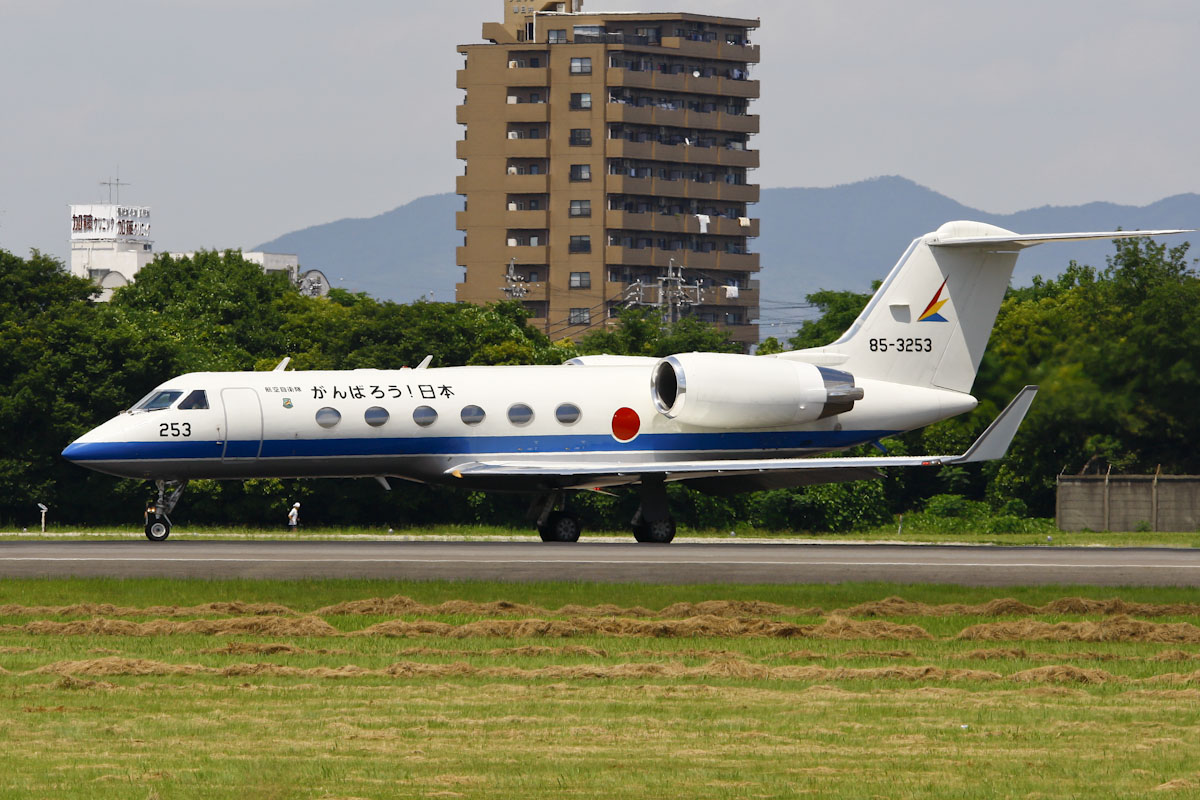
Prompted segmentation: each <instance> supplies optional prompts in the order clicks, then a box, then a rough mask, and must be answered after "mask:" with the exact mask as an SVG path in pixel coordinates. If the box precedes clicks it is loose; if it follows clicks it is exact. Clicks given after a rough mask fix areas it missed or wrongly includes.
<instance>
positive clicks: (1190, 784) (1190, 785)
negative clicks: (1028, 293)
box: [1151, 778, 1200, 792]
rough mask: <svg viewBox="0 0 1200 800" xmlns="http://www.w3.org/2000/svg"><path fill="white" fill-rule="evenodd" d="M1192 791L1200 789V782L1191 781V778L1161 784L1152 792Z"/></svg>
mask: <svg viewBox="0 0 1200 800" xmlns="http://www.w3.org/2000/svg"><path fill="white" fill-rule="evenodd" d="M1192 789H1200V781H1194V780H1191V779H1190V778H1176V779H1175V780H1173V781H1167V782H1166V783H1160V784H1159V785H1158V786H1155V787H1154V788H1153V789H1152V790H1151V791H1155V792H1178V791H1191V790H1192Z"/></svg>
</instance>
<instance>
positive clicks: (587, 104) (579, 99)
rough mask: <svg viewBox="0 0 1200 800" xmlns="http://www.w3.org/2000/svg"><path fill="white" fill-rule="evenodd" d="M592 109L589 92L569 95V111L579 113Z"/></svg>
mask: <svg viewBox="0 0 1200 800" xmlns="http://www.w3.org/2000/svg"><path fill="white" fill-rule="evenodd" d="M591 107H592V94H591V92H576V93H574V94H572V95H571V110H572V111H581V110H583V109H585V108H591Z"/></svg>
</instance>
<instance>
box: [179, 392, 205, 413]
mask: <svg viewBox="0 0 1200 800" xmlns="http://www.w3.org/2000/svg"><path fill="white" fill-rule="evenodd" d="M179 408H180V409H181V410H191V409H196V408H208V395H207V394H205V392H204V390H203V389H196V390H195V391H194V392H192V393H191V394H189V395H188V396H187V397H185V398H183V402H182V403H180V404H179Z"/></svg>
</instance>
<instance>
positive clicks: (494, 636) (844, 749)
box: [0, 579, 1200, 800]
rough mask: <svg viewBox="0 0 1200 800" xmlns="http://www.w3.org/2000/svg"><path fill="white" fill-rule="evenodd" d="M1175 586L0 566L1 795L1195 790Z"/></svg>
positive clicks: (1180, 606)
mask: <svg viewBox="0 0 1200 800" xmlns="http://www.w3.org/2000/svg"><path fill="white" fill-rule="evenodd" d="M1198 615H1200V596H1198V595H1197V593H1196V592H1195V591H1194V590H1190V589H1182V588H1181V589H1149V588H1142V589H1125V590H1111V589H1089V588H1081V587H1070V588H1064V587H1037V588H1016V589H1013V588H1009V589H974V588H970V589H968V588H964V587H955V586H903V587H901V586H893V585H880V584H856V585H847V584H843V585H834V586H817V585H811V586H810V585H803V586H801V585H797V586H667V585H656V586H633V585H615V586H614V585H596V584H568V583H562V584H553V583H536V584H507V583H489V582H471V583H451V582H388V581H371V582H367V581H362V582H356V581H296V582H273V581H220V582H209V581H168V580H123V581H121V580H105V579H94V580H83V579H74V580H14V581H5V582H3V583H0V668H2V670H3V671H0V689H2V690H3V691H2V692H0V747H2V748H3V750H2V751H0V752H2V755H0V763H2V764H3V767H4V768H3V769H0V797H14V798H15V797H21V798H25V797H80V796H86V797H88V798H96V800H100V799H101V798H110V797H111V798H117V797H120V798H129V797H134V798H139V799H140V798H162V799H163V800H166V798H192V797H196V798H210V797H211V798H224V797H237V798H259V797H262V798H292V797H297V798H384V797H489V798H492V797H497V798H523V799H526V800H527V799H528V798H532V797H541V796H545V795H548V794H550V793H555V794H566V795H568V796H578V797H661V796H665V797H700V798H734V797H736V798H743V797H793V796H814V797H835V798H841V797H845V798H851V797H853V798H864V797H886V798H905V797H933V798H942V797H944V798H971V797H1019V798H1039V797H1043V798H1050V797H1055V798H1057V797H1088V798H1095V797H1129V796H1138V795H1142V794H1146V795H1147V796H1154V797H1159V796H1167V797H1172V796H1174V797H1192V796H1197V795H1200V625H1198V624H1197V623H1198V622H1200V619H1198Z"/></svg>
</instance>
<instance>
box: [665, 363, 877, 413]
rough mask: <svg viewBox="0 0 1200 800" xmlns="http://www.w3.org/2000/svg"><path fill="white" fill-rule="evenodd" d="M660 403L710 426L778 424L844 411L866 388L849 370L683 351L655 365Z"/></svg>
mask: <svg viewBox="0 0 1200 800" xmlns="http://www.w3.org/2000/svg"><path fill="white" fill-rule="evenodd" d="M650 393H651V395H652V396H653V398H654V407H655V408H657V409H658V411H659V413H661V414H663V415H664V416H666V417H668V418H670V419H674V420H678V421H679V422H682V423H685V424H687V425H699V426H702V427H706V428H775V427H780V426H783V425H796V424H799V423H802V422H812V421H813V420H818V419H821V418H822V417H829V416H832V415H834V414H841V413H843V412H846V411H849V410H850V409H852V408H854V402H855V401H856V400H861V399H862V396H863V390H862V389H860V388H857V387H856V386H855V385H854V376H853V375H851V374H850V373H848V372H842V371H841V370H836V369H830V368H829V367H818V366H815V365H813V364H807V363H805V362H803V361H789V360H787V359H782V358H764V357H760V356H743V355H736V354H732V353H679V354H677V355H673V356H667V357H666V358H664V359H662V360H661V361H659V362H658V364H656V365H655V367H654V371H653V373H651V377H650Z"/></svg>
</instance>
